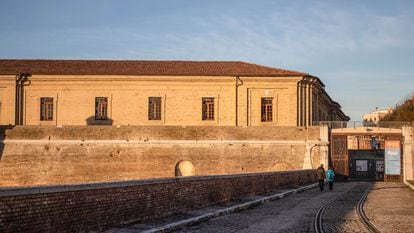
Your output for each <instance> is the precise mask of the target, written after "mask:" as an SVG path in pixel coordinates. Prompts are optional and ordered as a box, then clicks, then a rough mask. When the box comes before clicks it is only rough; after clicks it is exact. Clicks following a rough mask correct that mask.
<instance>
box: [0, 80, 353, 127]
mask: <svg viewBox="0 0 414 233" xmlns="http://www.w3.org/2000/svg"><path fill="white" fill-rule="evenodd" d="M18 78H19V77H18V76H17V75H0V102H1V106H0V124H2V125H57V126H60V125H101V124H108V125H167V126H168V125H171V126H177V125H183V126H186V125H188V126H193V125H194V126H308V125H312V124H314V122H316V121H320V120H348V119H349V118H347V117H346V115H344V114H343V113H342V111H341V110H340V106H339V104H337V103H336V102H334V101H332V100H331V99H330V97H329V95H328V94H327V93H326V92H325V91H324V86H323V84H322V82H321V81H320V80H319V79H318V78H316V77H313V76H307V75H304V76H300V75H298V76H292V75H290V76H278V77H274V76H269V77H266V76H263V75H262V76H246V77H244V76H232V75H229V76H216V75H211V76H206V75H202V76H195V75H193V76H190V75H181V76H180V75H177V76H174V75H74V74H72V75H65V74H62V75H60V74H53V75H45V74H43V75H40V74H28V75H27V77H26V80H25V81H24V82H23V83H22V84H21V86H20V87H21V89H23V91H20V90H21V89H19V86H18V84H16V83H17V82H16V80H17V79H18ZM44 97H51V98H53V117H52V120H41V98H44ZM96 97H105V98H107V108H106V111H107V117H108V120H95V108H96V106H95V98H96ZM149 97H160V98H161V106H160V107H161V109H160V113H161V118H160V119H159V120H158V119H157V120H150V119H149V115H148V114H149V113H148V112H149ZM206 97H208V98H214V119H212V120H203V119H202V113H203V105H202V99H203V98H206ZM262 98H270V99H271V103H272V106H271V115H272V116H271V121H267V122H264V121H263V119H262V117H263V112H262V111H263V106H262V103H261V101H262Z"/></svg>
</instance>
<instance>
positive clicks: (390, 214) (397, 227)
mask: <svg viewBox="0 0 414 233" xmlns="http://www.w3.org/2000/svg"><path fill="white" fill-rule="evenodd" d="M364 210H365V213H366V215H367V217H368V218H369V219H370V221H371V222H372V223H373V224H374V225H375V226H376V227H377V228H378V229H379V230H380V231H381V232H414V190H412V189H410V188H408V187H407V186H406V185H404V184H401V183H384V182H378V183H375V184H374V186H373V188H372V189H371V191H370V193H369V194H368V197H367V200H366V201H365V206H364Z"/></svg>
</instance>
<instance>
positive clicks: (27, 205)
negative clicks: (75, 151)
mask: <svg viewBox="0 0 414 233" xmlns="http://www.w3.org/2000/svg"><path fill="white" fill-rule="evenodd" d="M315 181H316V178H315V170H300V171H286V172H269V173H251V174H234V175H217V176H204V177H196V176H194V177H182V178H167V179H152V180H139V181H124V182H110V183H108V182H107V183H90V184H79V185H60V186H34V187H20V188H0V232H80V231H92V230H103V229H106V228H109V227H111V226H114V225H120V224H123V223H130V222H143V221H147V220H150V219H154V218H159V217H164V216H167V215H172V214H177V213H181V212H185V211H189V210H193V209H198V208H202V207H205V206H209V205H213V204H217V203H222V202H226V201H229V200H231V199H235V198H236V199H237V198H241V197H245V196H249V195H255V194H260V193H265V192H269V191H271V190H275V189H278V188H281V187H283V186H288V185H299V184H301V185H304V184H309V183H313V182H315Z"/></svg>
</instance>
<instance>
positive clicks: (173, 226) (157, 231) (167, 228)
mask: <svg viewBox="0 0 414 233" xmlns="http://www.w3.org/2000/svg"><path fill="white" fill-rule="evenodd" d="M317 186H318V184H317V183H314V184H311V185H307V186H304V187H300V188H298V189H293V190H289V191H286V192H283V193H278V194H274V195H271V196H267V197H263V198H260V199H257V200H253V201H248V202H245V203H242V204H239V205H235V206H232V207H228V208H225V209H221V210H216V211H213V212H209V213H206V214H203V215H200V216H197V217H193V218H189V219H184V220H181V221H178V222H174V223H170V224H167V225H164V226H161V227H157V228H153V229H150V230H146V231H142V233H164V232H171V231H174V230H178V229H181V228H183V227H186V226H190V225H193V224H196V223H201V222H204V221H207V220H209V219H212V218H216V217H219V216H223V215H226V214H231V213H234V212H238V211H242V210H245V209H249V208H252V207H254V206H257V205H260V204H263V203H265V202H269V201H273V200H278V199H281V198H284V197H286V196H288V195H291V194H294V193H299V192H303V191H305V190H308V189H311V188H314V187H317Z"/></svg>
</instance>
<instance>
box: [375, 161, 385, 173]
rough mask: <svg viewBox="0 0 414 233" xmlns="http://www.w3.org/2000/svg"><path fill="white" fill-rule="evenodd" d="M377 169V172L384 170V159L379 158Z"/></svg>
mask: <svg viewBox="0 0 414 233" xmlns="http://www.w3.org/2000/svg"><path fill="white" fill-rule="evenodd" d="M375 171H377V172H384V161H382V160H377V163H376V169H375Z"/></svg>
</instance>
